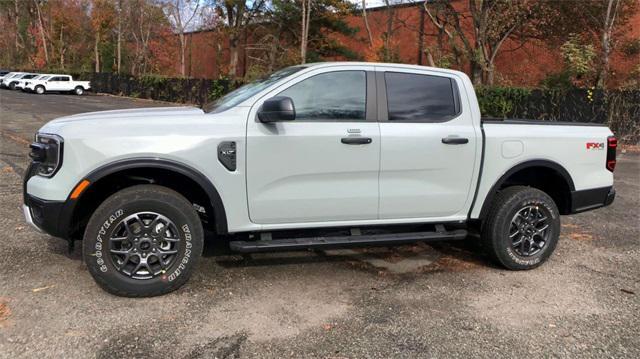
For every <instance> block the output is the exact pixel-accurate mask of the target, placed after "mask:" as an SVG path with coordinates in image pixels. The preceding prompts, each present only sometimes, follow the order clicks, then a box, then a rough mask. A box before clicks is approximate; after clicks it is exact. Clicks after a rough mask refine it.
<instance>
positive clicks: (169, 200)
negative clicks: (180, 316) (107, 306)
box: [83, 185, 204, 297]
mask: <svg viewBox="0 0 640 359" xmlns="http://www.w3.org/2000/svg"><path fill="white" fill-rule="evenodd" d="M203 241H204V235H203V230H202V224H201V222H200V218H199V217H198V215H197V213H196V211H195V210H194V209H193V206H192V205H191V204H190V203H189V201H187V200H186V199H185V198H184V197H183V196H181V195H180V194H179V193H177V192H175V191H173V190H171V189H168V188H166V187H161V186H156V185H139V186H134V187H129V188H126V189H123V190H121V191H119V192H117V193H115V194H113V195H112V196H111V197H109V198H107V199H106V200H105V201H104V202H103V203H102V204H101V205H100V206H99V207H98V209H96V211H95V212H94V214H93V215H92V216H91V219H90V220H89V223H88V224H87V228H86V231H85V235H84V241H83V257H84V261H85V262H86V263H87V266H88V268H89V272H90V273H91V275H92V276H93V278H94V279H95V281H96V282H97V283H98V284H99V285H100V286H101V287H102V288H103V289H104V290H106V291H107V292H110V293H112V294H115V295H120V296H126V297H150V296H156V295H161V294H165V293H169V292H171V291H174V290H176V289H178V288H179V287H180V286H182V285H183V284H184V283H186V282H187V280H188V279H189V276H190V275H191V272H192V271H193V268H194V267H195V265H196V263H197V261H198V259H199V258H200V256H201V254H202V248H203Z"/></svg>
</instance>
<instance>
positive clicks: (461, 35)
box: [424, 0, 545, 85]
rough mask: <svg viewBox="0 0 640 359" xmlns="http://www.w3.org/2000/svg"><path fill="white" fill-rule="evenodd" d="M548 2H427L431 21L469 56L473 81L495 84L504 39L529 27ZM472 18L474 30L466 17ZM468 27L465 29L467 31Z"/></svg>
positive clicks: (468, 0) (505, 0) (425, 6)
mask: <svg viewBox="0 0 640 359" xmlns="http://www.w3.org/2000/svg"><path fill="white" fill-rule="evenodd" d="M544 6H545V2H542V1H535V0H467V1H466V2H462V1H461V2H460V3H459V4H457V6H454V3H452V2H451V1H450V0H433V1H430V2H425V3H424V9H425V11H426V14H427V15H428V16H429V19H430V20H431V22H432V23H433V24H434V25H435V26H436V28H438V29H439V30H441V31H442V32H443V33H445V34H446V35H447V37H448V38H449V40H450V44H451V45H452V47H453V48H454V50H453V51H458V52H460V53H462V54H464V56H465V57H466V60H467V61H469V64H470V68H471V69H470V70H471V71H470V72H471V79H472V81H473V83H474V84H481V83H482V84H488V85H492V84H493V82H494V77H495V60H496V57H497V56H498V54H499V53H500V50H501V48H502V45H503V44H504V42H505V41H506V40H507V39H508V38H509V37H511V36H515V35H516V33H518V32H520V37H521V38H526V34H523V33H522V30H524V29H526V27H527V25H528V24H530V23H531V22H532V21H533V20H534V19H535V18H536V17H537V16H538V15H539V14H540V8H541V7H544ZM467 15H468V16H469V17H470V18H471V31H468V30H466V24H465V23H464V22H465V19H466V17H467ZM465 30H466V31H465Z"/></svg>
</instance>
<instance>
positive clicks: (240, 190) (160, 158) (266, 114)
mask: <svg viewBox="0 0 640 359" xmlns="http://www.w3.org/2000/svg"><path fill="white" fill-rule="evenodd" d="M616 144H617V142H616V138H615V137H614V136H613V134H612V133H611V131H610V130H609V129H608V128H607V127H606V126H601V125H593V124H584V123H563V122H541V121H527V120H494V119H482V118H481V116H480V108H479V106H478V101H477V99H476V95H475V92H474V89H473V84H472V83H471V81H470V80H469V78H468V77H467V76H466V75H465V74H464V73H462V72H458V71H452V70H445V69H436V68H429V67H422V66H412V65H401V64H374V63H319V64H307V65H301V66H294V67H289V68H286V69H284V70H281V71H278V72H276V73H274V74H272V75H271V76H269V77H268V78H266V79H263V80H260V81H257V82H254V83H251V84H248V85H245V86H243V87H240V88H239V89H237V90H235V91H233V92H231V93H229V94H227V95H226V96H224V97H222V98H221V99H219V100H218V101H216V102H214V103H212V104H209V105H206V106H204V109H203V110H201V109H198V108H193V107H183V108H176V107H167V108H147V109H135V110H118V111H105V112H93V113H87V114H79V115H73V116H67V117H62V118H58V119H55V120H53V121H51V122H49V123H47V124H46V125H44V126H43V127H42V128H41V129H40V130H39V131H38V132H37V134H36V141H35V142H34V143H33V144H32V145H31V153H30V156H31V158H32V159H33V162H32V163H31V164H30V166H29V168H28V171H27V174H26V176H25V187H24V207H23V209H24V215H25V218H26V221H27V222H28V223H30V224H31V225H33V226H34V227H35V228H37V229H39V230H41V231H44V232H46V233H49V234H51V235H53V236H57V237H61V238H65V239H68V240H70V241H71V243H73V240H76V239H82V240H83V242H82V246H83V250H82V253H83V258H84V261H85V262H86V264H87V266H88V269H89V271H90V273H91V275H92V276H93V278H94V279H95V280H96V282H97V283H98V284H99V285H100V286H101V287H102V288H104V289H105V290H107V291H108V292H111V293H114V294H117V295H123V296H153V295H160V294H163V293H167V292H170V291H172V290H175V289H176V288H178V287H180V286H181V285H182V284H184V283H185V282H186V281H187V279H188V278H189V276H190V275H191V274H192V272H193V270H194V268H195V265H196V263H197V262H198V258H199V257H200V255H201V253H202V249H203V244H204V229H207V230H210V231H211V232H212V233H215V239H216V240H219V241H220V240H225V241H226V240H228V241H229V246H230V248H231V249H232V250H234V251H236V252H240V253H251V252H264V251H280V250H301V249H325V248H333V247H345V246H356V245H385V246H388V245H394V244H403V243H410V242H416V241H433V240H459V239H463V238H465V237H466V236H467V231H468V230H474V231H478V232H479V233H480V240H481V241H482V243H483V246H484V248H485V249H486V251H487V252H488V254H489V256H490V257H491V258H492V259H493V260H494V261H495V262H496V263H499V264H500V265H502V266H503V267H505V268H508V269H512V270H523V269H532V268H535V267H537V266H539V265H540V264H542V263H543V262H545V261H546V260H547V259H548V258H549V256H550V255H551V253H552V252H553V251H554V249H555V247H556V244H557V242H558V238H559V234H560V215H566V214H572V213H578V212H583V211H588V210H592V209H595V208H599V207H603V206H607V205H609V204H611V203H612V201H613V200H614V198H615V190H614V187H613V171H614V168H615V165H616ZM214 154H215V156H214Z"/></svg>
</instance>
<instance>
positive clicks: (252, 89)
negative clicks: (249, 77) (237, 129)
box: [202, 66, 305, 113]
mask: <svg viewBox="0 0 640 359" xmlns="http://www.w3.org/2000/svg"><path fill="white" fill-rule="evenodd" d="M304 68H305V66H291V67H287V68H284V69H282V70H280V71H276V72H274V73H273V74H271V75H270V76H268V77H265V78H262V79H260V80H256V81H254V82H250V83H248V84H245V85H242V86H240V87H238V88H237V89H235V90H233V91H231V92H229V93H228V94H226V95H224V96H222V97H220V98H219V99H217V100H215V101H213V102H209V103H207V104H205V105H204V106H203V107H202V109H203V110H204V112H207V113H216V112H222V111H225V110H228V109H230V108H231V107H233V106H236V105H237V104H239V103H241V102H242V101H244V100H246V99H248V98H249V97H251V96H253V95H255V94H257V93H258V92H260V91H262V90H264V89H266V88H267V87H269V86H270V85H272V84H274V83H276V82H278V81H279V80H281V79H283V78H285V77H287V76H290V75H292V74H294V73H296V72H298V71H300V70H302V69H304Z"/></svg>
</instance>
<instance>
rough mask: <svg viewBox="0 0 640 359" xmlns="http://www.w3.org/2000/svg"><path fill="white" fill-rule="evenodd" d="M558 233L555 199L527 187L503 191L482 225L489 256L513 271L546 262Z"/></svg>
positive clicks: (484, 243)
mask: <svg viewBox="0 0 640 359" xmlns="http://www.w3.org/2000/svg"><path fill="white" fill-rule="evenodd" d="M559 235H560V214H559V212H558V208H557V206H556V204H555V202H554V201H553V199H551V197H549V195H547V194H546V193H544V192H542V191H540V190H538V189H535V188H531V187H524V186H514V187H508V188H506V189H504V190H502V191H501V192H500V193H499V194H498V195H497V197H496V199H495V202H494V203H493V205H492V206H491V210H490V211H489V213H488V214H487V218H486V221H485V223H484V224H483V226H482V242H483V246H484V247H485V250H486V251H487V253H488V255H489V256H490V257H491V258H492V259H493V260H494V261H495V262H497V263H499V264H501V265H502V266H504V267H506V268H508V269H512V270H523V269H532V268H535V267H537V266H539V265H540V264H542V263H544V262H545V261H546V260H547V259H548V258H549V256H550V255H551V253H553V251H554V249H555V247H556V245H557V243H558V238H559Z"/></svg>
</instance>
